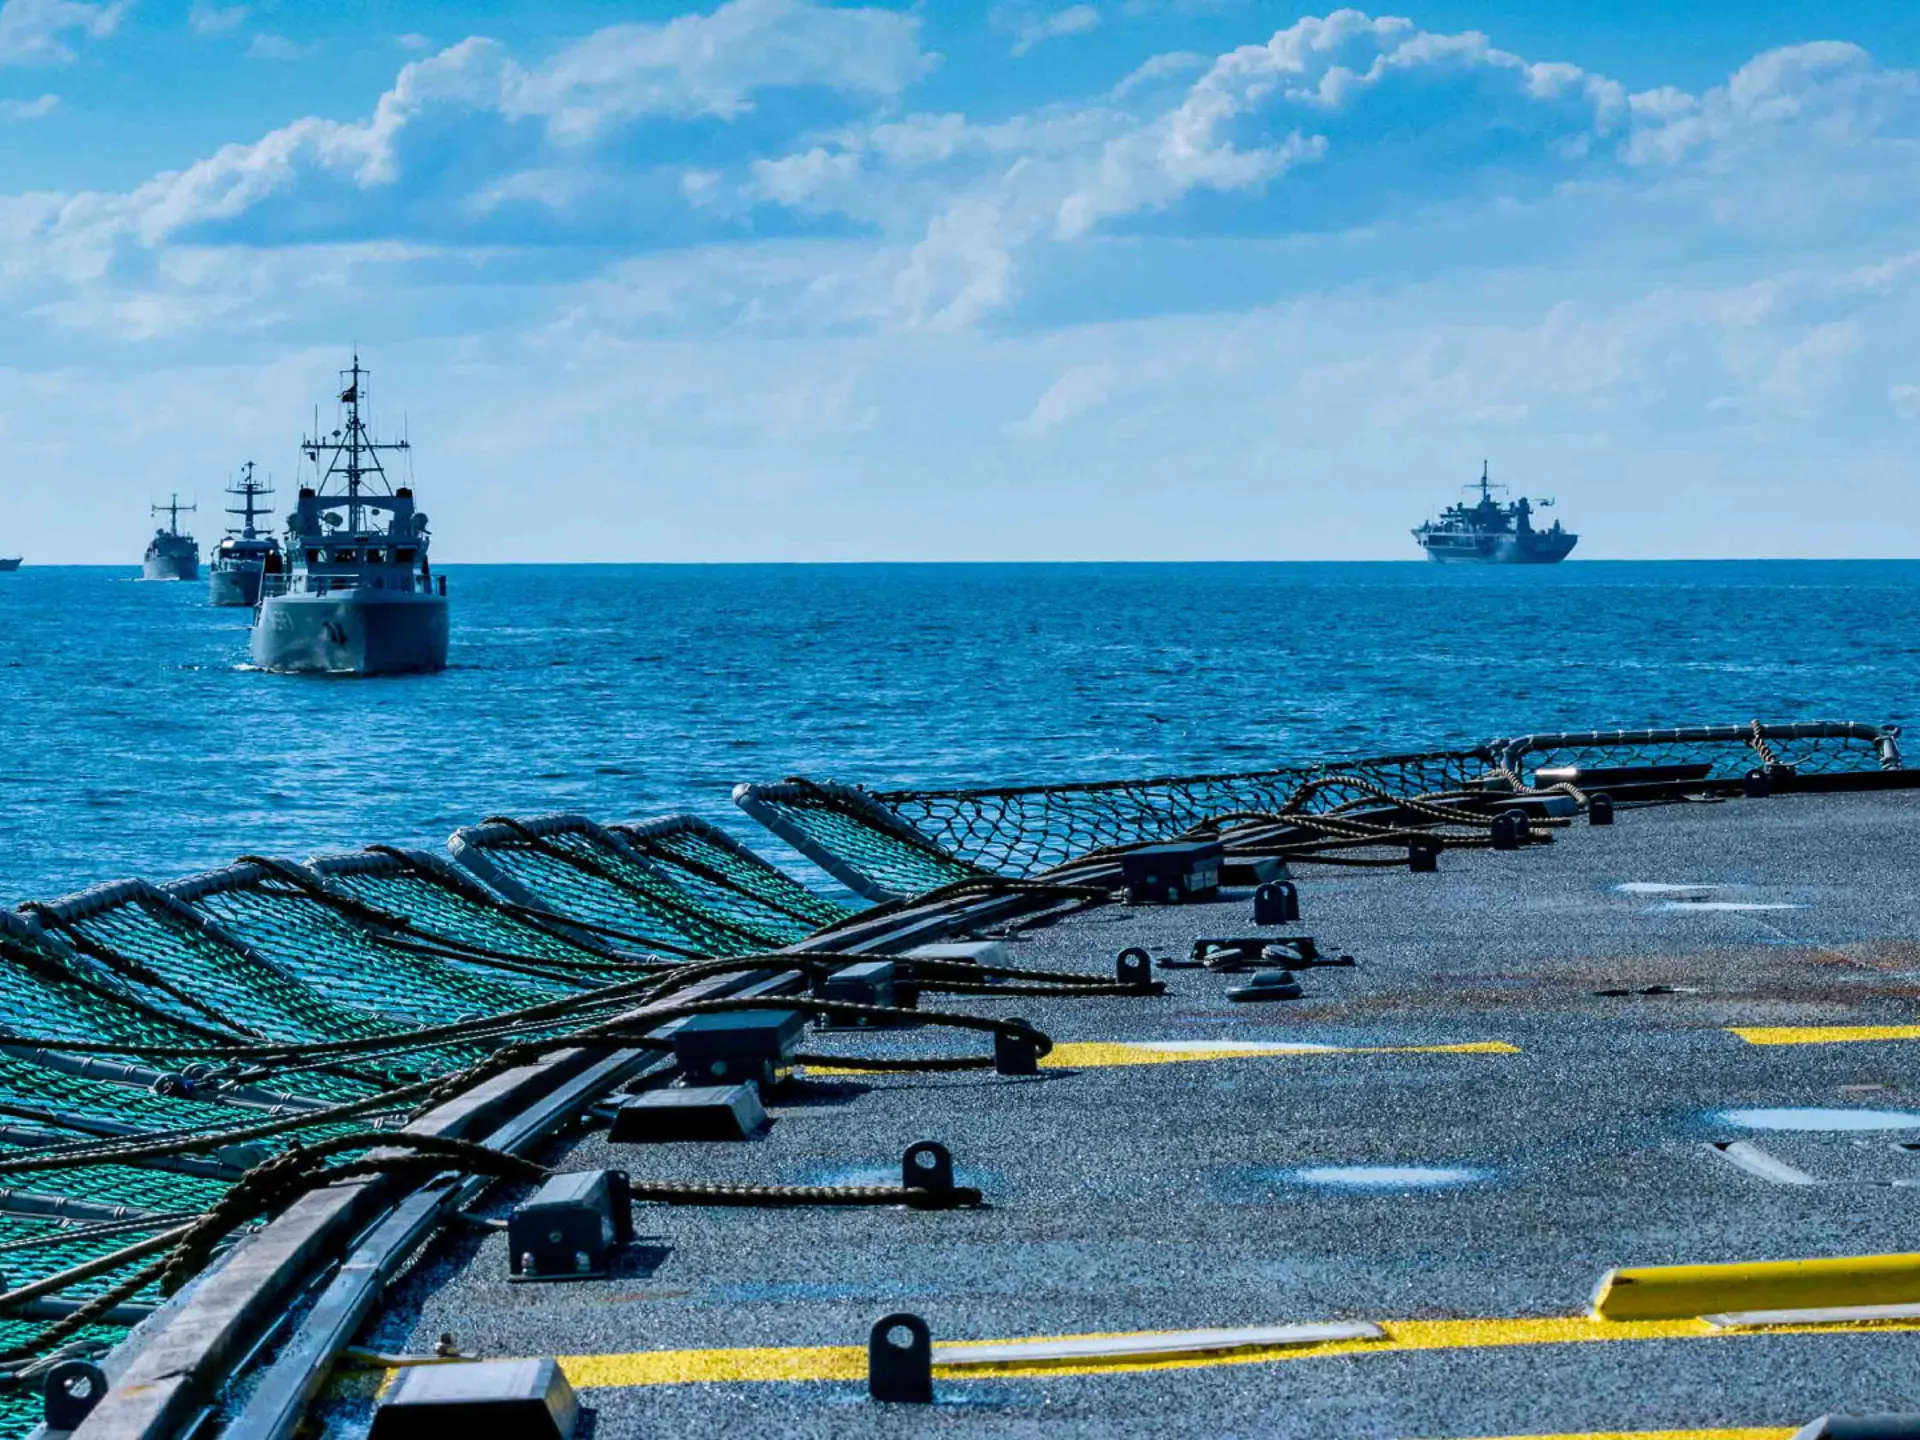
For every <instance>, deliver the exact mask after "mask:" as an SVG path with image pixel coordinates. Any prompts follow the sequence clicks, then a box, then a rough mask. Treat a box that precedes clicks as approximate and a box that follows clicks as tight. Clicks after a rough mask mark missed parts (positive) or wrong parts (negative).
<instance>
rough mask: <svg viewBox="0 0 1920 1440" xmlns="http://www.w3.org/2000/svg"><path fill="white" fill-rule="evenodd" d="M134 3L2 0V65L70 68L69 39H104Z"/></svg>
mask: <svg viewBox="0 0 1920 1440" xmlns="http://www.w3.org/2000/svg"><path fill="white" fill-rule="evenodd" d="M132 3H133V0H111V3H102V4H94V3H89V0H0V65H68V64H71V63H72V62H73V60H74V58H75V55H74V50H73V47H72V45H71V44H70V43H69V41H68V37H69V36H73V35H79V36H82V37H84V38H87V39H93V40H98V39H104V38H105V37H106V36H109V35H111V34H113V32H114V31H115V30H117V29H118V28H119V26H120V17H121V16H122V15H123V14H125V13H126V10H127V7H128V6H129V5H130V4H132Z"/></svg>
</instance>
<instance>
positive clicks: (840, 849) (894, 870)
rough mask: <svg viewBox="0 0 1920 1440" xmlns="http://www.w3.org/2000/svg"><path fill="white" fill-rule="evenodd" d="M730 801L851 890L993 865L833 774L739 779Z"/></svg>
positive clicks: (919, 884) (889, 892)
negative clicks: (771, 781) (751, 781)
mask: <svg viewBox="0 0 1920 1440" xmlns="http://www.w3.org/2000/svg"><path fill="white" fill-rule="evenodd" d="M733 803H734V804H736V805H738V806H739V807H740V808H741V809H742V810H744V811H746V813H747V814H749V815H751V816H752V817H753V818H754V819H755V820H757V821H759V822H760V823H761V824H762V825H764V826H766V827H767V829H769V830H771V831H772V832H773V833H774V834H775V835H778V836H779V837H780V838H781V839H782V840H784V841H786V842H787V843H788V844H789V845H791V846H793V848H794V849H796V850H798V851H799V852H800V853H801V854H802V855H804V856H806V857H807V858H808V859H809V860H811V861H813V863H814V864H816V865H818V866H819V867H820V868H821V869H822V870H825V871H826V872H827V873H828V874H829V875H831V876H832V877H833V878H834V879H836V880H838V881H839V882H840V883H841V884H842V885H844V886H846V887H847V888H848V889H849V890H851V891H853V893H854V894H856V895H859V896H862V897H863V898H865V899H868V900H875V901H887V900H900V899H905V898H906V897H907V896H910V895H919V894H923V893H925V892H926V891H928V890H933V889H937V888H938V887H940V886H942V885H951V884H953V883H954V882H956V881H961V880H975V879H979V878H980V877H981V876H983V875H990V874H992V873H994V871H993V868H992V866H991V864H989V863H988V862H986V861H984V860H979V859H973V858H963V857H962V856H961V855H959V854H957V853H956V852H954V851H953V850H951V849H948V848H947V847H946V845H945V844H944V843H943V842H944V840H945V839H946V837H945V836H941V837H939V838H936V837H935V836H934V835H933V834H931V833H930V832H927V831H922V830H920V829H917V828H915V825H914V824H913V823H911V822H910V820H909V819H907V818H903V817H902V816H901V815H900V814H898V813H896V812H895V811H893V810H891V809H889V808H888V807H887V806H886V805H885V804H883V803H881V801H880V800H878V799H877V798H876V797H875V796H874V795H873V794H871V793H870V792H868V791H866V790H862V789H860V788H858V787H856V786H853V785H841V784H837V783H835V782H832V781H819V782H816V781H812V780H801V779H790V780H786V781H783V782H781V783H780V784H778V785H736V786H735V787H734V791H733Z"/></svg>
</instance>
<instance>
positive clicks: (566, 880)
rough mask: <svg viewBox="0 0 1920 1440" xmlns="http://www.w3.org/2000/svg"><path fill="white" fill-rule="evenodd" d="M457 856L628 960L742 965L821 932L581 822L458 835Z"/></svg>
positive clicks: (496, 824)
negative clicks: (670, 958) (665, 957)
mask: <svg viewBox="0 0 1920 1440" xmlns="http://www.w3.org/2000/svg"><path fill="white" fill-rule="evenodd" d="M454 850H455V853H456V854H457V855H458V856H459V857H460V860H461V862H462V863H463V864H466V865H468V866H469V867H470V868H472V869H473V870H475V872H476V873H478V874H479V875H480V877H481V878H482V879H483V880H486V881H488V882H490V883H492V884H493V885H494V886H495V888H498V889H501V890H503V891H505V893H507V894H509V895H511V896H512V897H513V898H515V899H516V900H519V901H521V902H523V903H525V904H528V905H532V906H536V907H538V908H540V909H542V910H546V911H551V912H554V913H556V914H560V915H565V916H568V917H571V918H575V919H578V920H583V921H586V922H587V923H589V924H592V925H596V926H600V927H603V929H604V931H606V932H609V935H610V938H611V939H612V943H615V944H618V945H619V946H620V947H621V948H622V949H624V950H629V951H631V950H635V949H639V948H645V947H647V946H658V947H660V948H661V949H662V950H664V951H666V952H667V953H670V954H683V955H685V954H700V955H743V954H750V953H752V952H753V951H755V950H762V949H765V948H767V947H768V946H769V945H783V944H786V943H788V942H789V940H791V939H794V938H798V934H806V933H811V931H812V930H814V929H817V928H818V926H816V925H807V926H805V928H804V929H800V930H799V931H798V933H797V934H796V925H797V923H798V922H795V921H793V920H791V919H788V918H786V917H784V916H782V915H780V914H779V913H778V912H777V911H775V910H774V909H772V908H771V907H770V906H768V905H767V904H765V903H764V902H760V901H757V900H755V899H754V897H753V896H752V895H751V894H747V893H744V892H742V891H739V890H736V889H734V888H732V887H730V886H727V885H724V884H722V885H716V884H711V883H706V884H705V885H704V889H701V890H696V889H694V888H692V886H691V885H690V883H689V882H690V881H692V880H693V879H695V878H696V877H693V876H692V875H691V874H690V873H689V871H688V870H687V869H686V867H684V866H682V867H679V868H678V869H677V870H674V869H670V868H662V866H661V865H659V864H658V863H656V861H655V860H654V859H651V858H649V857H648V856H645V855H643V854H642V853H640V851H638V850H637V849H635V847H634V846H633V844H632V843H631V842H630V841H629V840H628V839H627V838H626V837H625V836H623V835H620V834H616V833H615V832H613V831H610V830H608V829H606V828H604V827H602V826H600V825H596V824H594V823H593V822H592V821H590V820H586V819H584V818H583V817H581V816H577V815H543V816H535V817H533V818H532V819H528V820H507V819H500V820H490V821H488V822H487V823H486V824H484V825H478V826H474V827H473V828H471V829H467V830H462V831H460V832H459V833H458V834H457V835H456V836H455V837H454ZM823 923H824V922H823Z"/></svg>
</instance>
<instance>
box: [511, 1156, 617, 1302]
mask: <svg viewBox="0 0 1920 1440" xmlns="http://www.w3.org/2000/svg"><path fill="white" fill-rule="evenodd" d="M632 1239H633V1200H632V1197H631V1195H630V1193H629V1191H628V1187H627V1176H626V1172H625V1171H624V1170H580V1171H576V1172H574V1173H573V1174H571V1175H556V1176H554V1177H553V1178H552V1179H551V1180H549V1181H547V1183H546V1184H544V1185H542V1186H541V1187H540V1188H539V1189H538V1190H536V1191H534V1193H533V1195H532V1197H531V1198H529V1199H527V1200H526V1201H524V1202H522V1203H521V1204H520V1205H518V1206H516V1207H515V1209H514V1212H513V1214H512V1216H510V1217H509V1218H508V1220H507V1257H508V1265H509V1267H510V1268H511V1271H512V1275H511V1278H512V1279H514V1280H516V1281H532V1280H604V1279H605V1278H606V1277H607V1275H608V1273H609V1272H610V1271H611V1269H612V1266H613V1256H614V1252H615V1251H617V1250H618V1249H619V1248H620V1247H621V1246H622V1245H625V1244H627V1243H628V1242H629V1241H631V1240H632Z"/></svg>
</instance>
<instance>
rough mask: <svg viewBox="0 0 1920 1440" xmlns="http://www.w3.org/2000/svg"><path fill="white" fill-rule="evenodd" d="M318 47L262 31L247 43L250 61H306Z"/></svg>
mask: <svg viewBox="0 0 1920 1440" xmlns="http://www.w3.org/2000/svg"><path fill="white" fill-rule="evenodd" d="M319 48H320V47H319V46H318V45H302V44H300V43H299V42H298V41H297V40H289V39H288V38H287V37H286V36H284V35H275V34H272V33H270V32H268V31H265V30H263V31H261V32H260V33H259V34H257V35H255V36H254V37H253V39H252V40H250V41H249V42H248V43H247V58H248V59H249V60H304V59H306V58H307V57H308V56H309V55H312V54H314V53H315V52H316V51H317V50H318V49H319Z"/></svg>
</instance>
